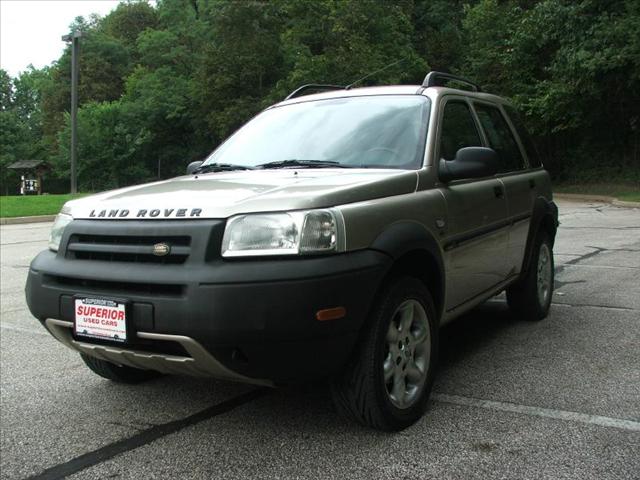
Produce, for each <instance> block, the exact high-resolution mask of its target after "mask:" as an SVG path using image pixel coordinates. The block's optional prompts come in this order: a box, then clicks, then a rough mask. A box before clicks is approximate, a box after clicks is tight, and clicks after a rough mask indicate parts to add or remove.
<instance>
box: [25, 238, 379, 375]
mask: <svg viewBox="0 0 640 480" xmlns="http://www.w3.org/2000/svg"><path fill="white" fill-rule="evenodd" d="M390 264H391V259H390V258H389V257H387V256H386V255H384V254H382V253H379V252H376V251H372V250H363V251H358V252H351V253H344V254H339V255H330V256H321V257H320V256H318V257H306V258H305V257H296V258H282V257H281V258H271V259H264V258H263V259H259V260H256V259H250V260H248V259H238V260H233V261H226V260H222V259H215V260H213V261H210V262H205V263H203V264H198V265H193V264H190V263H189V262H187V263H185V264H180V265H155V264H136V263H133V262H130V263H125V262H107V261H94V260H80V259H70V258H65V257H64V255H62V254H56V253H53V252H50V251H45V252H42V253H41V254H40V255H38V256H37V257H36V258H35V259H34V260H33V262H32V264H31V268H30V271H29V277H28V280H27V287H26V296H27V304H28V306H29V309H30V310H31V313H32V314H33V315H34V316H35V317H36V318H38V319H39V320H40V321H41V322H44V321H45V320H46V319H47V318H55V319H59V320H66V321H69V322H71V321H73V320H74V318H73V317H74V302H73V298H74V296H76V295H85V296H89V297H90V296H95V297H99V298H113V299H121V300H125V301H127V302H128V303H129V305H130V308H129V312H130V313H128V319H129V322H131V325H132V330H133V332H134V333H135V332H137V331H140V332H152V333H162V334H169V335H183V336H187V337H190V338H192V339H194V340H195V341H197V342H198V343H200V344H201V345H203V346H204V347H205V348H206V349H207V350H208V351H209V352H210V353H211V354H212V355H213V356H214V357H215V358H216V359H217V360H218V361H219V362H221V363H222V364H223V365H225V366H226V367H227V368H229V369H231V370H232V371H234V372H237V373H238V374H241V375H243V376H247V377H251V378H261V379H269V380H272V381H274V382H289V381H298V380H305V379H309V378H313V377H323V376H328V375H331V374H333V373H335V372H336V371H338V370H339V369H340V368H341V367H342V366H343V365H344V364H345V362H346V360H347V358H348V357H349V355H350V353H351V351H352V349H353V346H354V345H355V342H356V341H357V336H358V331H359V330H360V328H361V327H362V324H363V322H364V321H365V319H366V317H367V314H368V309H369V306H370V305H371V304H372V303H373V298H374V296H375V293H376V291H377V289H378V286H379V285H380V283H381V281H382V279H383V277H384V275H385V273H386V272H387V270H388V269H389V267H390ZM335 307H344V308H345V310H346V315H345V316H344V317H343V318H339V319H335V320H328V321H318V320H317V319H316V313H317V312H318V311H319V310H322V309H330V308H335ZM131 338H133V340H131V342H130V344H129V345H128V346H127V347H125V348H129V347H130V348H134V349H136V350H142V351H146V350H151V351H160V353H166V354H174V355H175V354H178V355H179V354H180V353H181V352H180V351H179V350H180V349H179V345H175V346H173V347H174V348H170V347H171V346H170V345H151V344H149V342H147V343H145V342H144V341H143V340H139V339H136V337H135V336H132V337H131ZM83 341H85V340H83ZM163 348H167V349H169V350H167V351H162V349H163Z"/></svg>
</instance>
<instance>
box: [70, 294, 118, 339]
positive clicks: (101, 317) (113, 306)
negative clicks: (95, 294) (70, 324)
mask: <svg viewBox="0 0 640 480" xmlns="http://www.w3.org/2000/svg"><path fill="white" fill-rule="evenodd" d="M75 300H76V308H75V315H76V321H75V323H74V331H75V334H76V336H81V337H91V338H97V339H101V340H109V341H112V342H126V341H127V312H126V308H125V307H126V305H125V304H124V303H122V302H117V301H114V300H106V299H103V298H76V299H75Z"/></svg>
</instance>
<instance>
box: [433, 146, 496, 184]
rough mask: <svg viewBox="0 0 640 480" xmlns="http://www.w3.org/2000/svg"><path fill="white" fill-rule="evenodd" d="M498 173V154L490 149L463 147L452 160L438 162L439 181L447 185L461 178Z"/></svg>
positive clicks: (480, 176)
mask: <svg viewBox="0 0 640 480" xmlns="http://www.w3.org/2000/svg"><path fill="white" fill-rule="evenodd" d="M497 172H498V154H497V153H496V152H495V150H493V149H492V148H485V147H465V148H461V149H460V150H458V151H457V152H456V158H455V159H454V160H449V161H447V160H444V159H441V160H440V166H439V171H438V174H439V176H440V181H442V182H444V183H449V182H450V181H452V180H460V179H463V178H482V177H490V176H492V175H495V174H496V173H497Z"/></svg>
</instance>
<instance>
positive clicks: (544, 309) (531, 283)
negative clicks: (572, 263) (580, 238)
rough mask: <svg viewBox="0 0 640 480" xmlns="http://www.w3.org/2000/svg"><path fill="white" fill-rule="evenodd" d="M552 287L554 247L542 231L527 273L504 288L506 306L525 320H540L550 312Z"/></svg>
mask: <svg viewBox="0 0 640 480" xmlns="http://www.w3.org/2000/svg"><path fill="white" fill-rule="evenodd" d="M553 287H554V263H553V247H552V244H551V239H550V237H549V234H547V232H545V231H544V230H541V231H540V232H538V235H537V237H536V242H535V244H534V253H533V258H532V259H531V263H530V264H529V268H528V270H527V272H526V273H525V274H524V276H523V277H522V278H521V279H520V280H518V282H517V283H515V284H514V285H512V286H510V287H509V288H508V289H507V303H508V304H509V308H510V309H511V311H513V312H514V313H515V314H516V315H517V316H518V317H519V318H522V319H524V320H529V321H538V320H542V319H543V318H546V316H547V315H548V314H549V309H550V308H551V298H552V297H553Z"/></svg>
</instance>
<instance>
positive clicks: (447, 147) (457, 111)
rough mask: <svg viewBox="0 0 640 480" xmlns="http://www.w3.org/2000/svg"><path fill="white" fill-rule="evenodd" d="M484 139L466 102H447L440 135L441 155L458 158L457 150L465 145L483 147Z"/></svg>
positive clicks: (446, 157)
mask: <svg viewBox="0 0 640 480" xmlns="http://www.w3.org/2000/svg"><path fill="white" fill-rule="evenodd" d="M481 146H482V141H481V140H480V135H479V134H478V129H477V128H476V124H475V122H474V121H473V117H472V116H471V111H470V109H469V106H468V105H467V104H466V103H465V102H455V101H453V102H447V104H446V105H445V107H444V117H443V119H442V134H441V135H440V157H441V158H444V159H445V160H453V159H454V158H456V152H457V151H458V150H460V149H461V148H464V147H481Z"/></svg>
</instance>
